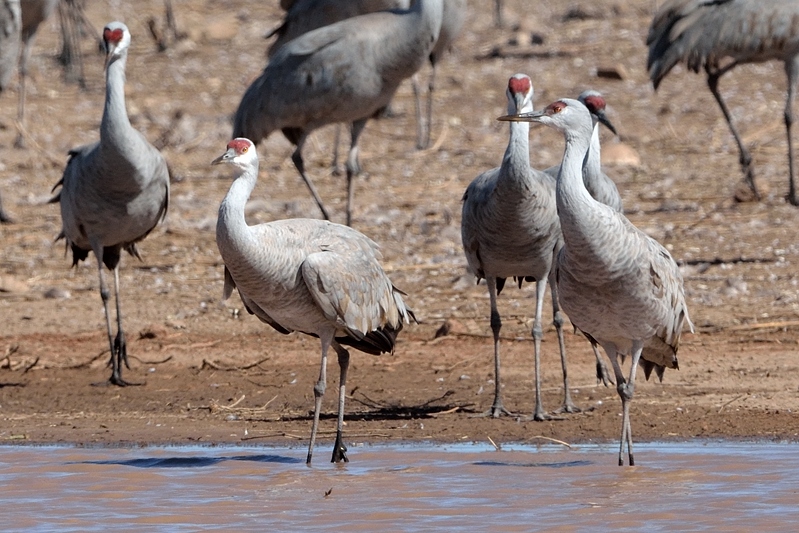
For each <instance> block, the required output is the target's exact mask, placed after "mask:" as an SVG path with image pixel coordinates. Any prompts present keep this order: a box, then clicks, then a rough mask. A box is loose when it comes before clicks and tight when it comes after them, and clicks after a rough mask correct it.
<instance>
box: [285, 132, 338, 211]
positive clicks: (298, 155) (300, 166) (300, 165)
mask: <svg viewBox="0 0 799 533" xmlns="http://www.w3.org/2000/svg"><path fill="white" fill-rule="evenodd" d="M307 138H308V136H307V135H305V134H303V135H302V137H300V138H299V139H298V141H297V148H295V150H294V153H293V154H291V160H292V161H293V162H294V166H295V167H297V172H299V173H300V176H301V177H302V179H303V181H304V182H305V185H306V186H307V187H308V190H309V191H311V196H313V199H314V201H315V202H316V205H318V206H319V210H320V211H322V216H323V217H324V219H325V220H330V213H328V212H327V209H325V206H324V204H322V199H321V198H320V197H319V193H318V192H316V187H314V184H313V182H312V181H311V178H309V177H308V175H307V174H306V173H305V163H304V162H303V160H302V147H303V146H304V145H305V140H306V139H307Z"/></svg>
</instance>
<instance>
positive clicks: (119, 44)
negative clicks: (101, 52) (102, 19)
mask: <svg viewBox="0 0 799 533" xmlns="http://www.w3.org/2000/svg"><path fill="white" fill-rule="evenodd" d="M103 42H104V43H105V68H108V65H110V64H111V63H113V62H114V61H116V60H117V59H118V58H120V57H122V55H123V54H124V53H125V52H126V51H127V49H128V47H129V46H130V31H128V27H127V26H125V25H124V24H123V23H121V22H109V23H108V24H106V26H105V28H103Z"/></svg>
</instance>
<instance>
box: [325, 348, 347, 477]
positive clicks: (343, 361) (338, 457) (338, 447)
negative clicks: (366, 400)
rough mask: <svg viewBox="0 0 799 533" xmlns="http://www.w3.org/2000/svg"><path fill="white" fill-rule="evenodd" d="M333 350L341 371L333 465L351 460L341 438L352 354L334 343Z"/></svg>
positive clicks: (331, 460)
mask: <svg viewBox="0 0 799 533" xmlns="http://www.w3.org/2000/svg"><path fill="white" fill-rule="evenodd" d="M333 349H335V350H336V353H337V354H338V366H339V369H340V371H341V374H340V377H339V385H338V423H337V424H336V442H335V444H334V445H333V457H332V458H331V459H330V462H331V463H340V462H341V461H344V462H345V463H348V462H349V461H350V460H349V459H348V458H347V447H346V446H345V445H344V440H343V439H342V437H341V433H342V430H343V428H344V396H345V394H346V387H347V369H348V368H349V366H350V352H348V351H347V350H346V349H345V348H344V347H342V346H341V345H339V344H338V343H337V342H333Z"/></svg>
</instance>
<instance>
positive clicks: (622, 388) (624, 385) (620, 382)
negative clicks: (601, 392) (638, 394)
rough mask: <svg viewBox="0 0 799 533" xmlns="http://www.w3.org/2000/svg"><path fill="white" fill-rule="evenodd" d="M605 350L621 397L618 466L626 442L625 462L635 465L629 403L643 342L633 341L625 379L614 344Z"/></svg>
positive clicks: (621, 459)
mask: <svg viewBox="0 0 799 533" xmlns="http://www.w3.org/2000/svg"><path fill="white" fill-rule="evenodd" d="M603 348H604V349H605V352H606V353H607V354H608V358H609V359H610V362H611V364H612V365H613V372H614V373H615V374H616V390H617V391H618V393H619V397H620V398H621V407H622V423H621V438H620V439H619V466H624V444H625V442H626V443H627V462H628V463H629V465H630V466H635V459H634V457H633V435H632V430H631V427H630V403H631V402H632V400H633V393H634V392H635V374H636V371H637V370H638V361H639V360H640V359H641V352H642V351H643V348H644V343H643V342H641V341H638V340H636V341H633V349H632V352H633V356H632V361H630V376H629V378H628V379H626V380H625V378H624V373H623V372H622V370H621V365H620V364H619V357H618V352H617V351H616V346H615V345H612V344H611V345H608V346H604V345H603Z"/></svg>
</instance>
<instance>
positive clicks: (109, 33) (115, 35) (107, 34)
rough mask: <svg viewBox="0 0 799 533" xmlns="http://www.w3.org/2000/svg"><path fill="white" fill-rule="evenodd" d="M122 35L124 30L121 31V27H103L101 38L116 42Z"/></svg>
mask: <svg viewBox="0 0 799 533" xmlns="http://www.w3.org/2000/svg"><path fill="white" fill-rule="evenodd" d="M123 35H124V32H123V31H122V29H121V28H117V29H115V30H112V29H109V28H105V29H104V30H103V39H104V40H105V41H106V42H109V43H118V42H119V41H121V40H122V36H123Z"/></svg>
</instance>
